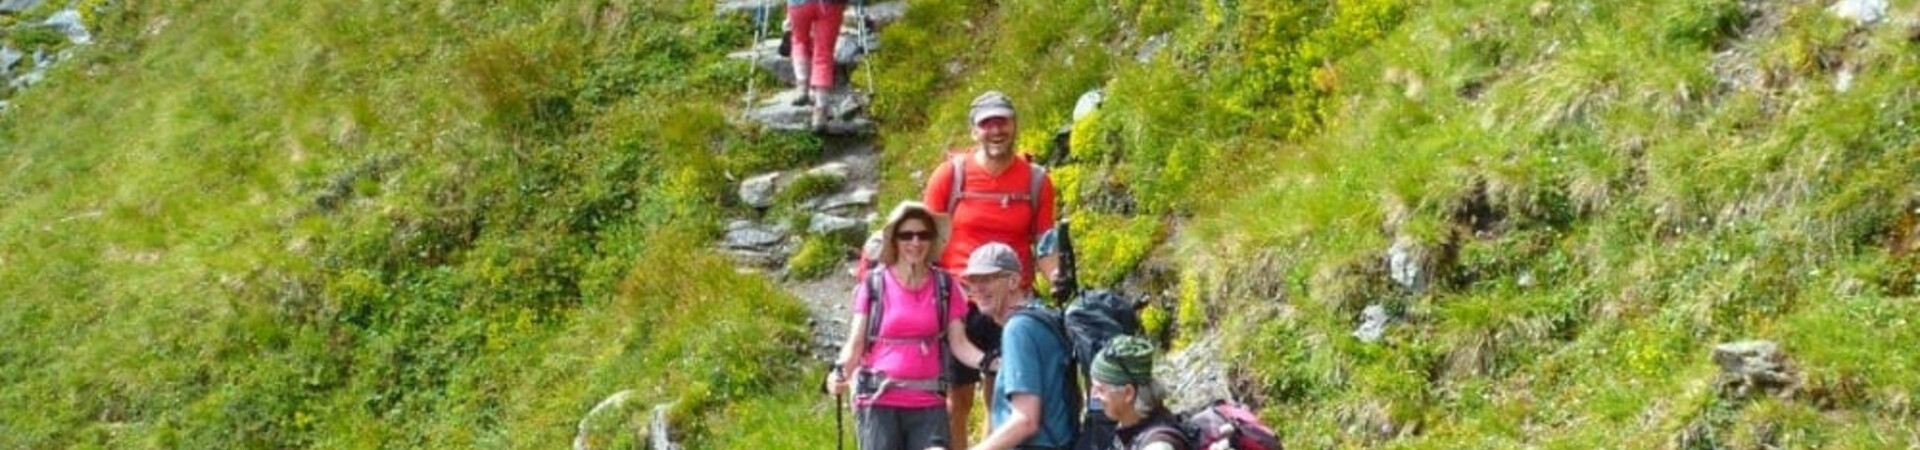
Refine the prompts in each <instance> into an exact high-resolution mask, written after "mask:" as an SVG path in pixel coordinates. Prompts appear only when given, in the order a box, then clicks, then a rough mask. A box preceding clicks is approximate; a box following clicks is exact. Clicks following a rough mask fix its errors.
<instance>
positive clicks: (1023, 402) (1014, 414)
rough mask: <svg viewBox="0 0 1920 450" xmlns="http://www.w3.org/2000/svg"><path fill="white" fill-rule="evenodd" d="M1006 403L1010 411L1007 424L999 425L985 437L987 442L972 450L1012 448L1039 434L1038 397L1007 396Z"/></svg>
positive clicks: (1026, 395)
mask: <svg viewBox="0 0 1920 450" xmlns="http://www.w3.org/2000/svg"><path fill="white" fill-rule="evenodd" d="M1008 397H1010V398H1008V399H1006V401H1008V402H1010V403H1008V406H1011V407H1012V408H1011V409H1012V410H1011V411H1010V412H1009V414H1007V423H1004V424H1000V427H999V428H995V429H993V433H992V434H988V435H987V440H985V441H981V442H980V443H979V444H976V445H974V446H973V450H1004V449H1010V448H1014V447H1015V446H1018V445H1020V443H1021V442H1026V441H1027V438H1030V437H1033V435H1034V434H1036V433H1039V432H1040V396H1038V395H1033V394H1029V393H1025V392H1017V393H1013V394H1010V395H1008Z"/></svg>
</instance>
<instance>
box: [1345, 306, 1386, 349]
mask: <svg viewBox="0 0 1920 450" xmlns="http://www.w3.org/2000/svg"><path fill="white" fill-rule="evenodd" d="M1360 319H1361V323H1360V329H1357V330H1353V337H1357V338H1360V340H1361V341H1362V342H1366V343H1369V344H1371V343H1376V342H1380V338H1381V337H1382V336H1385V335H1386V334H1387V321H1388V320H1390V319H1392V318H1391V317H1388V316H1387V308H1385V307H1382V306H1380V305H1379V304H1373V305H1367V309H1366V310H1364V311H1361V312H1360Z"/></svg>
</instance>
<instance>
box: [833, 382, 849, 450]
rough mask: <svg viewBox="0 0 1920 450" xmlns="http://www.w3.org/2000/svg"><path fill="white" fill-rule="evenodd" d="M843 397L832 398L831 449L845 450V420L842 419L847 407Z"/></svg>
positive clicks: (835, 396)
mask: <svg viewBox="0 0 1920 450" xmlns="http://www.w3.org/2000/svg"><path fill="white" fill-rule="evenodd" d="M846 398H847V396H845V395H834V396H833V448H835V449H837V450H847V419H845V418H844V417H843V415H844V414H846V411H844V410H843V409H844V408H846V407H847V405H846Z"/></svg>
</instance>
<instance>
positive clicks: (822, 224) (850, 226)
mask: <svg viewBox="0 0 1920 450" xmlns="http://www.w3.org/2000/svg"><path fill="white" fill-rule="evenodd" d="M861 224H862V222H860V221H858V220H854V219H849V218H845V217H840V216H836V215H832V214H824V213H813V220H812V221H811V222H808V225H807V233H808V234H813V235H827V234H833V233H839V232H842V231H849V230H857V229H860V228H861Z"/></svg>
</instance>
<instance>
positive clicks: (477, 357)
mask: <svg viewBox="0 0 1920 450" xmlns="http://www.w3.org/2000/svg"><path fill="white" fill-rule="evenodd" d="M114 3H116V4H117V5H114V6H112V7H109V8H107V9H103V10H99V11H98V12H97V14H96V15H97V16H98V17H100V20H99V23H98V24H97V26H96V28H97V29H98V31H97V34H98V35H99V38H98V41H99V43H98V44H96V45H95V46H92V47H87V48H81V49H79V53H78V55H79V56H78V57H77V58H76V59H75V60H73V61H69V62H67V63H65V64H64V65H63V66H62V67H61V68H60V69H58V70H57V71H56V73H55V74H53V75H52V76H50V77H49V80H50V81H48V82H47V83H45V84H42V85H39V86H36V87H34V88H33V89H31V90H28V91H26V92H24V93H22V95H21V96H19V97H17V98H15V106H16V108H15V110H14V111H13V112H11V113H10V114H8V115H6V116H4V117H0V167H6V169H5V171H6V173H7V175H6V176H4V177H0V298H6V299H7V301H6V304H7V307H6V308H0V330H4V333H5V339H0V380H3V381H0V447H4V448H61V447H152V448H234V447H241V448H247V447H251V448H286V447H299V446H316V447H351V448H396V447H422V448H469V447H554V446H563V445H566V443H567V442H568V441H569V440H571V439H572V438H573V434H574V433H573V431H574V429H573V428H574V425H575V423H576V421H578V420H579V418H580V416H581V415H582V414H584V413H585V412H586V410H587V409H588V407H590V406H592V405H593V404H594V403H595V402H598V401H599V400H600V399H601V398H602V397H606V396H607V395H608V394H611V393H613V392H615V391H619V390H624V389H638V395H637V396H636V401H635V402H636V406H635V408H634V409H635V410H636V411H638V413H637V414H635V415H634V416H633V418H634V419H635V420H641V419H644V414H640V413H644V412H645V411H644V410H645V409H646V408H647V407H650V406H651V405H652V404H654V403H663V402H667V401H672V400H681V401H682V408H681V411H683V415H685V416H688V417H687V419H688V420H685V422H687V423H700V422H704V421H701V420H696V419H698V418H699V417H700V416H702V415H707V414H712V415H716V416H733V415H740V416H742V418H744V419H752V416H751V414H764V413H738V414H736V413H733V412H729V411H730V409H728V408H727V407H726V406H729V405H734V404H735V401H736V400H739V399H759V398H769V397H775V396H779V395H794V394H791V393H793V392H805V389H804V388H803V387H801V386H799V385H796V384H794V383H791V379H794V378H797V377H799V376H800V374H801V371H802V370H803V368H802V367H801V365H802V362H801V361H800V360H798V359H797V358H795V357H794V355H793V352H792V348H793V347H794V346H795V345H799V344H800V343H803V342H804V333H805V328H804V327H805V325H804V324H805V312H804V309H802V308H801V307H800V306H798V305H796V304H794V303H793V302H791V301H789V300H788V299H787V297H786V296H785V294H782V293H779V292H778V290H777V289H772V288H770V287H769V286H768V284H767V283H766V282H764V281H763V280H761V279H760V278H759V277H756V276H750V275H738V274H735V273H734V271H733V269H732V267H731V265H730V264H729V263H727V262H726V261H724V260H722V259H718V258H715V257H713V256H711V255H708V254H707V253H706V252H704V251H702V249H705V248H707V247H708V242H710V239H711V238H712V237H713V236H714V235H715V234H717V227H718V222H717V220H718V218H719V217H720V216H721V214H722V212H723V211H724V210H723V208H724V207H725V205H724V204H722V203H721V201H722V198H723V196H722V195H721V194H722V192H726V191H728V189H729V186H728V184H727V181H726V180H725V179H724V178H723V176H724V175H723V174H725V173H727V171H729V170H731V171H733V172H735V173H740V172H745V171H752V170H758V169H762V168H766V167H773V166H779V165H785V164H788V163H789V162H790V161H793V160H797V159H798V158H804V157H806V156H807V154H808V152H810V151H816V150H811V149H817V144H815V143H812V140H811V139H810V138H805V137H794V136H779V135H754V134H745V133H743V132H741V131H740V129H739V128H737V127H735V126H732V125H730V124H729V123H728V122H727V120H726V116H727V114H729V110H728V109H727V108H728V107H729V106H730V104H729V100H728V99H731V98H733V97H732V95H733V91H734V90H736V89H738V88H739V86H742V85H744V82H745V80H746V75H747V74H748V72H747V71H746V68H745V67H744V65H743V64H724V63H725V62H726V61H725V60H724V59H723V58H722V55H723V54H724V52H725V51H726V50H728V49H730V48H731V47H733V46H737V45H744V43H745V42H747V41H748V40H749V37H750V33H751V31H750V29H749V28H748V27H745V26H740V24H738V23H731V22H719V21H714V20H712V19H711V17H712V13H711V10H710V7H707V6H704V5H686V4H667V3H659V2H651V1H639V2H601V1H565V2H552V1H520V2H488V3H487V4H477V3H475V4H469V3H463V2H398V3H396V2H376V1H366V2H360V1H329V2H271V1H211V2H151V1H138V0H134V1H120V2H114ZM807 378H808V379H812V377H811V376H808V377H807ZM806 398H807V399H808V400H814V398H813V397H806ZM642 403H644V404H642ZM813 403H819V402H813ZM814 416H817V414H815V415H812V416H801V415H796V416H795V417H792V418H789V420H782V421H781V422H782V426H783V427H784V428H783V429H785V430H807V429H817V430H821V434H820V435H824V433H826V432H828V431H830V428H828V427H829V426H830V423H829V422H825V421H822V420H820V419H816V418H813V417H814ZM712 422H713V423H717V424H722V425H715V426H712V427H706V428H699V429H695V430H694V432H695V433H697V434H699V435H700V436H696V437H695V439H696V442H709V443H712V444H710V445H708V446H720V447H730V446H733V445H726V444H724V443H725V442H731V441H734V440H749V441H752V440H755V439H758V440H759V441H757V442H760V443H761V444H765V445H770V446H773V447H790V446H788V445H777V443H779V442H791V439H797V438H802V437H804V436H769V435H767V434H766V432H765V431H758V430H759V429H761V428H763V427H757V426H754V423H755V422H753V421H752V420H744V421H742V420H714V421H712ZM790 422H797V423H790ZM731 423H740V425H737V426H739V427H752V428H753V431H750V432H747V433H741V432H735V431H732V429H731V428H730V426H729V425H725V424H731ZM781 439H786V440H787V441H782V440H781ZM756 445H759V444H756Z"/></svg>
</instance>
